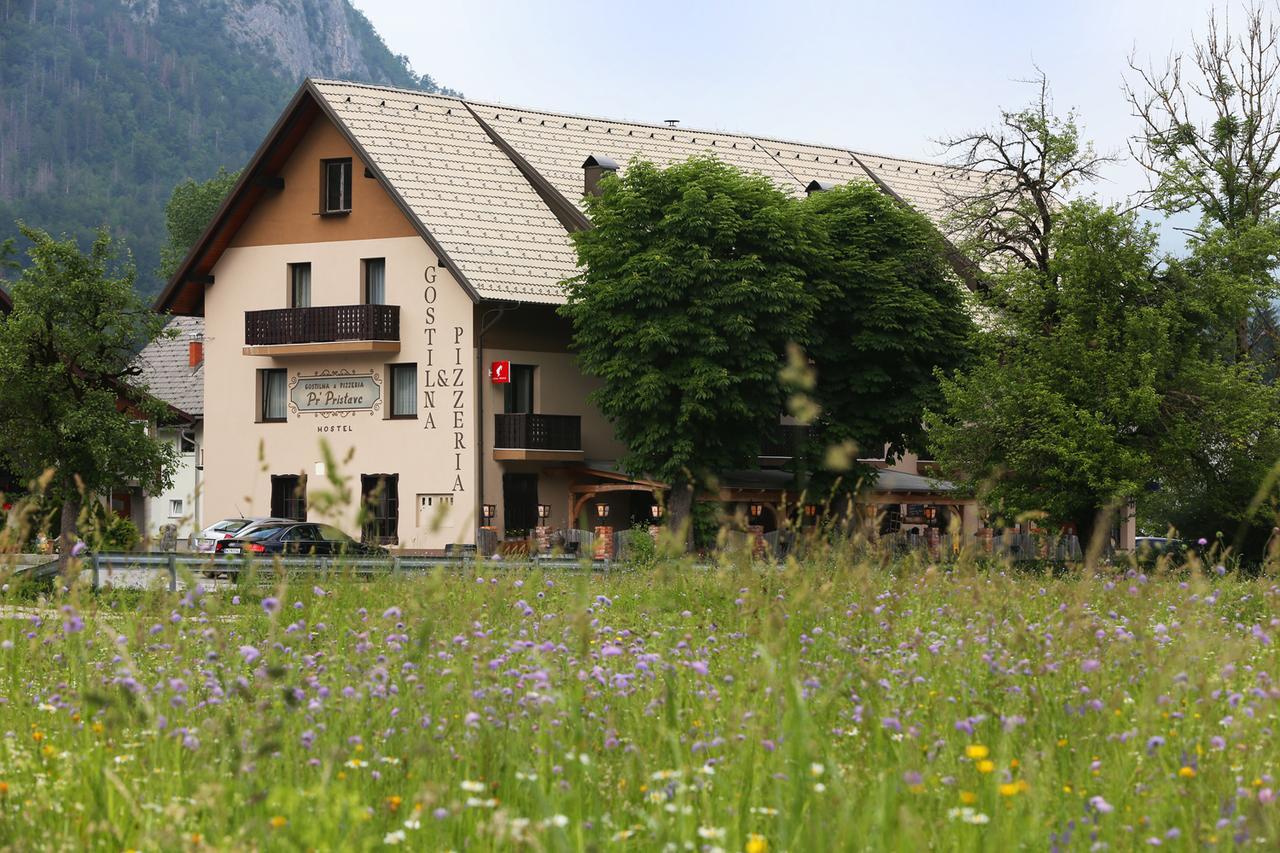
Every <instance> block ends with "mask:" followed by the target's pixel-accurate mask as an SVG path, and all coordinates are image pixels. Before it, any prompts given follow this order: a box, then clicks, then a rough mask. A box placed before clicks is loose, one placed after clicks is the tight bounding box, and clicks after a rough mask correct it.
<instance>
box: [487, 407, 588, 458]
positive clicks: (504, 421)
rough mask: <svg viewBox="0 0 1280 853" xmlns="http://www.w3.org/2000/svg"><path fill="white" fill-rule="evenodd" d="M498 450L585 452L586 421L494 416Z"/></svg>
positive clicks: (564, 417) (572, 417)
mask: <svg viewBox="0 0 1280 853" xmlns="http://www.w3.org/2000/svg"><path fill="white" fill-rule="evenodd" d="M493 434H494V439H493V446H494V448H495V449H503V450H506V449H510V450H559V451H572V452H580V451H581V450H582V418H580V417H579V416H578V415H534V414H519V415H494V430H493Z"/></svg>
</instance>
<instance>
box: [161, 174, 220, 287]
mask: <svg viewBox="0 0 1280 853" xmlns="http://www.w3.org/2000/svg"><path fill="white" fill-rule="evenodd" d="M239 177H240V172H239V171H235V172H228V171H227V170H226V169H219V170H218V174H216V175H214V176H213V177H212V178H210V179H209V180H207V181H196V180H192V179H191V178H188V179H187V180H185V181H183V182H182V183H180V184H178V185H177V186H176V187H174V188H173V194H172V195H170V196H169V203H168V204H166V205H165V207H164V224H165V230H166V232H167V234H168V237H167V239H166V240H165V244H164V246H162V247H161V249H160V269H159V270H158V274H159V276H160V279H161V281H167V280H168V279H170V278H172V277H173V274H174V273H175V272H177V271H178V265H179V264H180V263H182V259H183V258H185V257H186V256H187V252H189V251H190V250H191V247H192V246H193V245H194V244H195V242H196V240H198V239H199V238H200V235H201V234H203V233H204V229H205V228H207V227H208V226H209V223H210V222H212V221H213V215H214V214H215V213H217V212H218V207H219V206H220V205H221V204H222V200H223V199H225V198H226V197H227V193H229V192H231V188H232V187H234V186H235V184H236V179H237V178H239Z"/></svg>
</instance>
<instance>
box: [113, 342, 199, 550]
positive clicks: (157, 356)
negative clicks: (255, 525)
mask: <svg viewBox="0 0 1280 853" xmlns="http://www.w3.org/2000/svg"><path fill="white" fill-rule="evenodd" d="M165 332H166V334H164V335H161V336H160V337H158V338H156V339H155V340H154V341H152V342H151V343H149V344H148V345H147V346H146V347H144V348H143V350H142V352H140V353H139V354H138V358H137V362H136V363H137V366H138V367H140V368H141V369H142V373H141V374H140V375H139V377H138V379H139V381H140V383H143V384H145V385H146V388H147V392H148V393H149V394H150V395H151V396H152V397H155V398H156V399H158V400H161V401H163V402H165V403H168V404H169V410H170V415H171V416H170V417H169V418H167V419H166V420H165V421H164V422H163V423H158V424H156V425H155V430H156V435H157V437H158V438H159V439H160V440H161V441H165V442H167V443H169V444H171V445H173V448H174V450H175V451H176V452H177V454H178V457H177V458H178V464H177V465H176V466H175V468H174V471H173V483H172V485H170V487H169V488H168V489H167V490H166V491H164V492H162V493H161V494H158V495H149V494H144V493H143V492H142V490H141V489H139V488H137V487H136V486H126V487H122V488H118V489H115V490H113V491H112V493H111V507H112V509H113V510H114V511H115V512H116V513H118V514H120V515H122V516H124V517H125V518H129V519H132V520H133V522H134V523H135V524H136V525H137V526H138V530H139V532H140V533H142V535H143V536H144V537H145V538H147V539H149V540H151V541H152V542H165V540H166V538H167V537H166V532H168V533H169V535H170V536H172V538H173V539H175V540H176V543H177V545H178V546H179V547H182V546H184V545H190V544H191V542H192V540H193V537H194V536H195V534H197V533H199V532H200V530H201V529H202V527H203V525H202V523H201V521H202V514H201V503H202V500H201V499H202V495H201V492H202V488H201V479H202V476H203V471H204V463H203V461H202V453H203V438H204V320H203V319H201V318H199V317H174V318H173V319H171V320H170V321H169V323H168V325H167V326H166V327H165ZM166 528H171V529H170V530H168V531H166Z"/></svg>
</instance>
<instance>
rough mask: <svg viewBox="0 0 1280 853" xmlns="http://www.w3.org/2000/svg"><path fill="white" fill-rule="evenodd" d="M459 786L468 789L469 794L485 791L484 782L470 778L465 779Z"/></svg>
mask: <svg viewBox="0 0 1280 853" xmlns="http://www.w3.org/2000/svg"><path fill="white" fill-rule="evenodd" d="M458 787H460V788H462V790H464V791H466V792H467V793H468V794H483V793H484V783H483V782H472V781H471V780H470V779H464V780H463V781H462V782H461V783H460V784H459V786H458Z"/></svg>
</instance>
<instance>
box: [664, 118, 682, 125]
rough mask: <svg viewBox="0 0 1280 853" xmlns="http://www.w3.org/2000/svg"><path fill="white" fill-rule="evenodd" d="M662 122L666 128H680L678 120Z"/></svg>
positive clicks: (670, 119) (671, 119) (665, 119)
mask: <svg viewBox="0 0 1280 853" xmlns="http://www.w3.org/2000/svg"><path fill="white" fill-rule="evenodd" d="M662 121H663V123H664V124H666V126H667V127H679V126H680V119H678V118H664V119H663V120H662Z"/></svg>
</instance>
